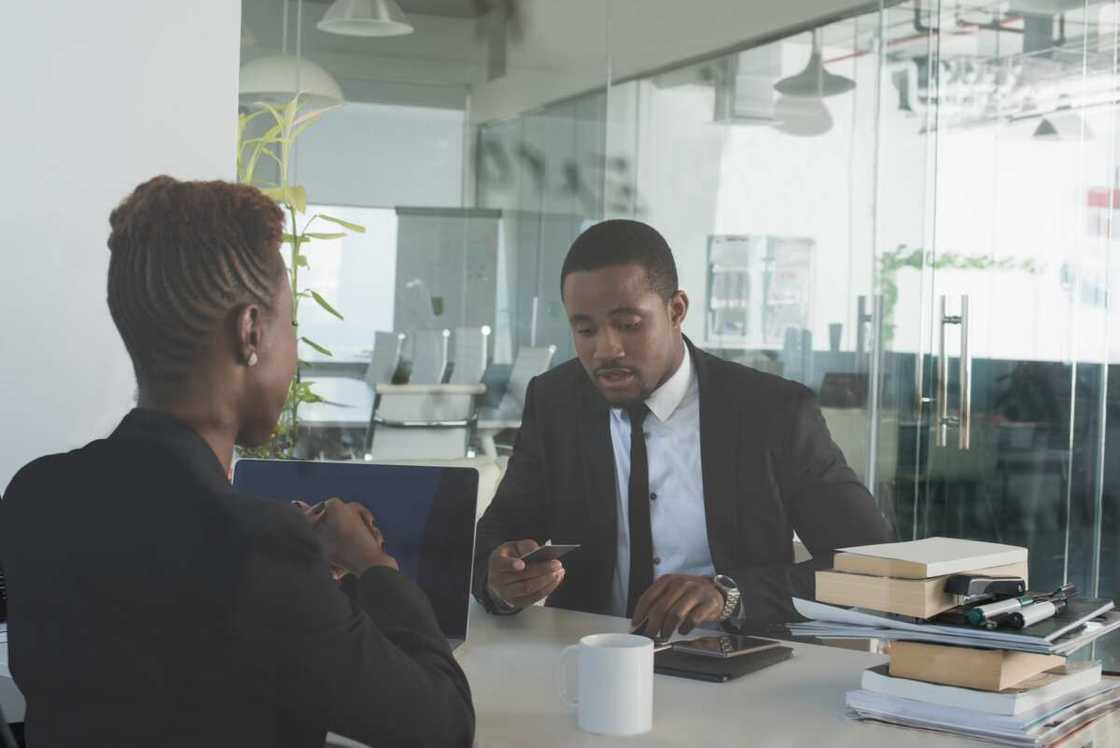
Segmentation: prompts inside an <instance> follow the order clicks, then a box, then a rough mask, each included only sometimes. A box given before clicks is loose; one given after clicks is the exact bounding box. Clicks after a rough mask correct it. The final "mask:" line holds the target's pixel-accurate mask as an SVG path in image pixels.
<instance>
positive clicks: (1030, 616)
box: [1007, 600, 1067, 629]
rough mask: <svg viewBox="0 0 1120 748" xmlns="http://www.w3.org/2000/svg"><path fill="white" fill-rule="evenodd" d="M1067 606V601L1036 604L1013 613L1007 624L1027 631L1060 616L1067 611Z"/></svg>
mask: <svg viewBox="0 0 1120 748" xmlns="http://www.w3.org/2000/svg"><path fill="white" fill-rule="evenodd" d="M1066 604H1067V603H1066V601H1065V600H1054V601H1050V600H1044V601H1043V602H1040V603H1034V604H1033V605H1028V606H1026V607H1025V608H1022V609H1021V610H1019V611H1017V612H1015V613H1011V614H1010V615H1009V616H1007V623H1008V624H1009V625H1010V626H1011V628H1015V629H1025V628H1027V627H1028V626H1033V625H1035V624H1036V623H1038V622H1039V621H1045V620H1047V619H1049V618H1053V617H1054V616H1056V615H1060V614H1061V612H1062V611H1063V610H1065V607H1066Z"/></svg>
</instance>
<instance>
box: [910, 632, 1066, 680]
mask: <svg viewBox="0 0 1120 748" xmlns="http://www.w3.org/2000/svg"><path fill="white" fill-rule="evenodd" d="M890 654H891V665H890V674H891V675H892V676H893V677H895V678H909V679H910V680H920V681H925V682H926V683H941V684H943V685H946V686H959V687H961V688H974V689H977V690H979V691H1002V690H1004V689H1006V688H1011V687H1013V686H1015V685H1017V684H1019V683H1022V682H1023V681H1025V680H1026V679H1027V678H1033V677H1034V676H1036V675H1038V674H1039V673H1044V672H1046V671H1047V670H1050V669H1052V668H1056V667H1061V666H1062V665H1065V662H1066V658H1065V657H1056V656H1054V655H1043V654H1035V653H1033V652H1011V651H1007V650H1002V649H973V648H972V647H952V646H946V645H943V644H924V643H922V642H906V641H895V642H891V645H890Z"/></svg>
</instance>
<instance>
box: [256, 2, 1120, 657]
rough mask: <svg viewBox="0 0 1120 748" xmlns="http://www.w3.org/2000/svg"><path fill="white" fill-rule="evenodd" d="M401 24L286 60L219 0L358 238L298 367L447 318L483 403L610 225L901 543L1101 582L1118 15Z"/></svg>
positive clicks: (309, 7)
mask: <svg viewBox="0 0 1120 748" xmlns="http://www.w3.org/2000/svg"><path fill="white" fill-rule="evenodd" d="M401 5H402V7H404V9H405V11H406V13H409V14H410V16H412V17H414V18H415V20H416V22H415V24H414V26H415V32H414V33H413V34H411V35H408V36H406V37H398V38H388V39H346V38H341V37H333V38H332V37H331V36H330V35H325V34H323V32H320V31H318V30H316V29H315V28H314V23H315V21H316V20H317V19H318V17H320V16H321V14H322V12H323V10H324V9H325V7H326V6H325V4H323V3H315V2H304V3H299V2H292V3H289V4H288V11H287V14H288V29H289V33H288V34H287V35H286V36H285V35H282V34H281V33H280V32H281V30H282V29H281V27H282V26H283V13H284V11H283V7H284V4H283V3H282V2H279V3H276V2H269V1H266V0H245V2H244V8H245V19H246V29H245V30H244V34H243V35H245V36H246V38H247V39H248V41H246V42H245V47H244V54H245V58H246V60H247V61H249V62H251V61H252V60H253V59H255V58H256V57H258V56H261V55H264V54H266V53H267V54H275V53H276V52H277V51H278V49H279V51H280V52H281V53H284V50H283V49H280V47H281V46H282V44H281V42H280V41H279V40H281V39H287V40H288V41H287V42H285V43H284V44H285V45H286V47H285V48H286V50H287V51H286V54H289V55H291V54H299V55H303V56H305V57H307V58H308V59H312V60H313V61H315V62H317V63H318V64H320V65H321V66H322V67H323V68H324V69H325V70H326V71H327V72H329V73H330V74H331V75H333V76H334V77H335V78H336V80H337V81H338V83H339V86H340V88H341V90H342V92H343V94H344V98H345V101H346V103H345V104H344V105H342V106H341V107H340V108H339V109H337V110H334V111H332V112H330V113H328V114H327V115H325V116H324V118H323V121H322V122H321V123H320V124H319V125H316V126H315V128H313V129H311V130H309V131H308V132H307V134H306V135H305V136H304V140H303V141H302V142H301V144H300V146H299V148H298V155H297V167H296V168H297V174H299V175H300V177H301V178H302V179H303V180H304V182H305V183H306V185H307V187H308V192H309V195H310V199H311V200H312V201H318V202H319V203H321V204H323V205H324V206H327V205H329V206H331V208H330V209H331V210H342V211H344V210H353V211H355V212H354V213H352V214H346V215H352V216H356V218H355V219H354V220H358V221H359V222H362V223H365V224H367V225H368V226H369V227H370V231H369V232H368V233H367V234H366V235H365V237H364V238H361V239H357V238H353V237H350V238H346V239H342V240H339V242H338V246H337V247H336V248H335V249H329V248H327V247H324V252H323V254H322V259H321V260H319V261H318V265H317V264H316V262H317V260H316V258H315V257H312V258H311V259H312V267H313V268H315V270H314V272H315V273H322V274H323V275H316V276H314V277H315V282H316V283H317V284H321V285H322V287H323V288H325V289H328V290H329V291H330V293H332V294H334V295H335V296H336V297H337V298H338V300H339V304H340V305H341V307H342V311H343V312H344V314H345V315H346V317H347V321H346V322H345V323H340V324H339V326H337V327H336V328H334V329H333V330H332V329H328V328H330V326H331V325H332V324H334V323H335V322H337V320H334V319H333V318H331V317H330V316H329V315H321V318H314V319H312V320H309V324H313V325H316V326H319V327H318V328H316V335H320V336H322V337H323V339H324V340H329V341H330V342H331V343H332V344H333V345H334V346H335V347H337V348H338V349H339V352H341V355H339V356H338V357H336V358H335V359H334V363H324V362H323V361H321V360H318V361H317V360H315V359H316V356H314V355H312V354H309V355H307V356H305V358H306V360H308V361H309V362H311V363H313V364H314V366H312V367H311V368H309V369H308V372H309V373H311V374H315V375H317V376H323V375H324V372H325V373H327V374H330V375H331V376H340V377H343V378H349V379H351V380H354V381H357V380H360V379H361V378H362V377H363V376H364V374H365V364H364V363H363V362H364V361H365V360H366V358H368V356H369V348H370V347H371V346H372V341H373V333H374V332H375V331H377V330H383V331H384V330H396V331H402V332H412V331H413V330H415V329H417V328H420V327H455V326H457V325H458V324H459V323H460V322H463V321H464V320H467V318H468V316H469V315H467V311H466V310H467V308H468V307H469V308H470V309H472V310H481V311H479V312H478V313H477V314H476V315H475V316H471V317H470V319H469V322H470V324H472V325H476V324H486V325H487V326H489V327H491V328H492V331H493V332H492V335H491V338H490V340H491V344H490V345H491V350H490V352H489V359H490V362H491V365H490V368H489V370H488V372H487V374H486V377H485V381H486V383H487V386H488V394H487V396H486V397H488V398H491V400H492V402H493V401H496V400H497V399H500V397H501V393H502V391H503V390H504V388H505V384H506V383H505V379H506V378H508V370H509V364H510V362H511V361H512V360H513V359H514V358H515V357H516V354H517V352H518V351H519V350H520V349H522V348H524V347H526V346H531V347H540V346H548V345H554V346H556V348H557V353H556V355H555V358H554V362H560V361H563V360H565V359H567V358H569V357H570V356H571V352H572V346H571V336H570V332H569V329H568V324H567V321H566V316H565V314H564V309H563V305H562V303H561V301H560V288H559V269H560V265H561V262H562V261H563V257H564V254H565V252H566V251H567V248H568V246H569V244H570V243H571V241H572V240H573V239H574V238H575V237H576V236H577V235H578V233H579V232H580V231H581V230H582V229H583V228H585V227H586V226H588V225H590V224H591V223H593V222H595V221H599V220H602V219H604V218H611V217H633V218H638V219H640V220H644V221H647V222H649V223H651V224H652V225H654V226H655V227H656V228H658V229H659V230H660V231H661V232H662V233H663V234H664V235H665V236H666V238H667V239H668V241H669V243H670V245H671V246H672V247H673V250H674V252H675V255H676V259H677V263H678V266H679V270H680V276H681V284H682V287H683V288H684V289H685V290H686V291H687V292H688V294H689V296H690V299H691V302H692V304H691V309H690V311H689V315H688V318H687V320H686V323H685V331H686V333H687V335H688V336H689V337H690V339H691V340H692V341H693V342H694V343H696V344H697V345H699V346H701V347H703V348H704V349H706V350H708V351H709V352H712V353H715V354H717V355H720V356H723V357H726V358H728V359H731V360H735V361H739V362H741V363H744V364H746V365H748V366H753V367H755V368H759V369H763V370H766V371H770V372H773V373H776V374H779V375H781V376H784V377H787V378H789V379H793V380H796V381H798V382H801V383H803V384H805V385H806V386H808V387H809V388H811V389H812V390H813V391H814V392H815V393H816V394H817V396H818V398H819V400H820V403H821V406H822V409H823V411H824V414H825V418H826V421H827V423H828V425H829V428H830V430H831V431H832V434H833V437H834V439H835V440H836V442H837V443H838V444H839V445H840V446H841V448H842V449H843V451H844V452H845V454H846V456H847V458H848V461H849V462H850V463H851V464H852V466H853V468H855V470H856V472H857V473H858V474H859V475H860V476H861V477H862V478H863V479H864V480H865V482H866V483H867V485H868V487H869V488H870V489H871V490H872V492H873V493H874V494H875V496H876V499H877V500H878V502H879V503H880V506H881V507H882V508H883V510H884V511H885V512H886V513H887V514H888V515H889V517H890V518H891V520H892V521H893V522H894V523H895V526H896V527H897V529H898V532H899V535H900V536H901V537H902V538H916V537H925V536H930V535H937V534H948V535H959V536H966V537H972V538H978V539H990V540H996V541H1000V542H1006V543H1013V544H1020V545H1025V546H1028V547H1029V548H1030V550H1031V574H1032V584H1033V586H1034V587H1035V588H1040V589H1045V588H1047V587H1054V586H1057V585H1058V584H1059V583H1061V582H1063V581H1067V580H1068V581H1072V582H1074V583H1076V584H1077V585H1078V587H1079V588H1080V589H1081V590H1082V591H1084V592H1088V593H1097V594H1100V595H1102V596H1115V595H1116V594H1117V592H1118V591H1120V589H1118V588H1120V558H1118V557H1117V551H1116V547H1115V546H1116V544H1115V542H1114V540H1115V538H1116V537H1117V531H1118V524H1120V518H1118V516H1117V515H1118V512H1120V495H1118V494H1120V474H1118V473H1117V468H1116V465H1120V461H1117V460H1116V459H1112V460H1110V459H1108V458H1109V457H1110V456H1111V452H1110V450H1115V449H1116V445H1117V443H1118V441H1120V434H1117V433H1116V426H1115V424H1116V423H1117V422H1118V421H1117V416H1118V415H1120V412H1117V408H1118V404H1120V396H1118V395H1117V386H1118V385H1117V383H1116V381H1115V379H1116V376H1115V374H1116V370H1115V369H1114V367H1113V365H1114V364H1115V363H1116V362H1117V361H1120V333H1118V327H1117V325H1116V324H1115V322H1116V320H1115V317H1116V312H1115V309H1114V307H1113V305H1111V304H1110V298H1111V296H1110V291H1111V290H1113V289H1116V288H1117V287H1118V286H1117V283H1118V280H1120V279H1118V277H1117V272H1118V271H1117V269H1116V263H1114V262H1112V260H1111V253H1112V251H1113V246H1114V243H1113V239H1112V236H1113V233H1114V229H1113V217H1114V215H1115V214H1116V211H1117V209H1120V184H1117V181H1118V177H1117V174H1118V168H1117V166H1118V158H1117V153H1116V150H1117V148H1116V146H1117V139H1118V136H1120V133H1118V128H1117V113H1118V112H1117V105H1116V101H1117V100H1118V97H1117V89H1118V87H1120V86H1118V84H1120V77H1118V67H1117V48H1118V43H1117V22H1118V17H1120V13H1118V9H1117V3H1116V2H1113V1H1111V0H1109V1H1105V2H1092V1H1086V0H1010V2H1009V1H1008V0H1001V1H1000V2H954V1H950V0H942V1H941V2H901V3H882V4H881V5H880V7H872V8H868V7H867V6H866V5H864V6H857V4H855V3H851V2H841V1H840V0H813V1H812V2H808V3H799V4H788V3H759V4H753V5H752V6H751V7H746V6H744V5H743V4H742V3H738V2H732V1H731V0H727V1H726V2H723V1H720V2H711V3H708V4H706V9H705V13H704V14H703V15H701V14H698V13H696V12H695V8H693V7H692V6H690V5H689V4H681V3H669V2H667V1H666V2H662V0H579V1H578V2H566V3H562V4H561V3H554V2H548V1H547V0H525V1H524V2H519V3H513V4H507V3H497V2H495V3H490V2H474V0H471V1H470V2H466V1H464V2H456V1H455V0H425V1H421V0H414V1H413V2H404V1H403V0H402V2H401ZM793 5H796V6H797V7H792V6H793ZM758 6H762V7H758ZM297 15H301V17H302V21H300V22H299V23H301V24H302V25H301V26H300V29H301V30H300V31H299V34H301V35H302V36H298V38H300V39H301V42H300V48H299V49H298V50H296V49H295V47H294V44H295V42H294V41H292V39H293V37H292V34H293V33H295V32H293V31H292V29H293V28H295V27H296V25H299V24H297V22H296V21H294V20H293V19H295V18H296V16H297ZM293 24H295V25H293ZM272 40H277V41H272ZM254 45H256V46H254ZM243 75H244V73H243ZM417 209H420V210H417ZM439 211H443V212H442V213H441V212H439ZM471 221H476V222H477V221H490V222H492V226H493V228H494V231H493V234H492V236H493V238H492V239H485V238H484V237H485V236H488V234H486V232H485V231H482V230H481V229H479V230H478V231H480V232H481V233H477V234H472V233H471V232H472V231H474V230H475V229H471V228H469V227H470V226H471V225H475V224H472V223H471ZM449 222H450V223H449ZM406 224H407V225H406ZM406 231H407V232H408V236H409V237H411V238H409V239H407V240H403V239H402V235H403V234H402V232H406ZM468 236H469V237H474V238H469V239H468ZM449 237H451V238H449ZM454 237H457V238H455V240H454V241H452V238H454ZM363 242H364V244H363ZM331 252H335V254H334V255H332V254H330V253H331ZM440 252H443V253H444V254H440ZM467 252H475V253H476V254H475V255H473V256H474V257H476V259H477V258H478V257H482V258H492V260H490V259H486V260H485V261H480V262H481V264H474V265H471V264H470V263H458V264H456V263H455V262H451V261H450V260H449V258H450V257H451V254H449V253H452V254H454V253H467ZM359 255H360V256H361V257H362V258H363V259H361V260H358V259H356V257H358V256H359ZM332 258H333V259H332ZM371 258H373V259H371ZM418 258H419V259H418ZM468 266H469V267H473V268H474V270H473V271H471V272H468V271H467V270H466V269H465V268H467V267H468ZM427 268H430V270H429V269H427ZM446 268H461V269H462V270H454V271H451V270H447V272H446V273H444V274H443V275H440V274H439V272H437V271H440V272H442V271H443V270H444V269H446ZM479 268H483V269H482V270H480V269H479ZM486 268H489V269H488V270H487V269H486ZM456 285H460V286H462V288H461V289H460V290H454V288H453V287H455V286H456ZM437 287H438V288H437ZM468 298H469V299H472V301H471V302H469V303H468V302H466V301H463V300H465V299H468ZM456 299H457V300H459V301H454V300H456ZM410 305H411V306H410ZM457 305H458V306H457ZM456 308H458V309H460V311H459V312H455V309H456ZM417 310H419V311H417ZM316 314H318V312H316ZM336 353H337V352H336ZM319 358H325V357H319ZM340 360H342V361H348V362H349V363H348V364H344V363H339V361H340ZM315 367H318V368H317V369H316V368H315ZM348 367H349V368H348ZM316 371H317V372H318V374H316ZM362 407H366V408H368V407H369V404H368V403H366V404H364V405H363V406H362ZM332 438H333V437H332ZM345 444H346V445H348V446H345V445H344V446H345V448H344V449H342V452H343V453H346V454H354V455H358V456H360V452H361V450H360V448H359V446H360V445H359V446H355V445H356V444H357V442H355V441H354V440H351V441H350V442H346V443H345ZM329 451H330V450H328V452H329ZM335 456H337V453H336V455H335ZM1110 656H1111V657H1113V659H1114V660H1115V659H1118V658H1120V657H1118V653H1112V654H1111V655H1110Z"/></svg>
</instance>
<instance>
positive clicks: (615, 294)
mask: <svg viewBox="0 0 1120 748" xmlns="http://www.w3.org/2000/svg"><path fill="white" fill-rule="evenodd" d="M564 308H565V309H566V310H567V312H568V321H569V322H570V323H571V326H572V339H573V340H574V342H575V348H576V356H578V357H579V360H580V363H582V364H583V368H584V369H585V370H586V371H587V374H588V376H590V377H591V381H592V382H594V384H595V386H596V387H597V388H598V389H599V392H601V393H602V395H603V397H604V398H606V400H607V402H609V403H610V404H611V405H614V406H627V405H631V404H636V403H639V402H642V401H643V400H645V399H646V398H647V397H649V395H650V393H652V392H653V391H654V390H656V389H657V388H658V387H660V386H661V384H662V383H663V382H664V381H665V380H666V379H668V378H669V377H670V376H671V375H672V373H673V372H674V371H675V370H676V367H677V366H678V365H679V364H680V361H681V356H682V355H683V352H684V342H683V340H682V339H681V324H682V323H683V322H684V317H685V314H686V313H687V312H688V297H687V296H686V295H685V293H684V292H683V291H677V292H676V293H675V294H673V296H672V298H671V299H669V300H668V301H666V300H665V299H663V298H661V296H660V295H659V294H658V293H657V292H656V291H654V290H653V289H652V288H651V287H650V284H649V281H648V279H647V278H646V271H645V269H644V268H642V267H641V266H640V265H614V266H611V267H605V268H601V269H599V270H590V271H580V272H575V273H571V274H570V275H568V277H567V278H565V279H564Z"/></svg>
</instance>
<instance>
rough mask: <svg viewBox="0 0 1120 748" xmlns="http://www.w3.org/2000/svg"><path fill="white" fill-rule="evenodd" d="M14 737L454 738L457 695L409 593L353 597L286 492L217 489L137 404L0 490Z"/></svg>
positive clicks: (376, 572) (466, 725) (466, 724)
mask: <svg viewBox="0 0 1120 748" xmlns="http://www.w3.org/2000/svg"><path fill="white" fill-rule="evenodd" d="M0 559H2V563H3V567H4V570H5V572H6V573H7V577H8V591H9V622H8V627H9V628H8V631H9V636H10V640H9V661H10V665H11V669H12V673H13V675H14V677H15V680H16V682H17V684H18V685H19V687H20V689H21V690H22V691H23V694H24V695H25V696H26V698H27V715H26V721H25V728H26V734H27V737H28V740H29V745H30V746H31V747H32V748H35V746H50V747H51V748H55V747H65V746H94V745H96V746H116V747H120V746H145V747H147V746H157V745H158V746H184V747H185V746H191V747H192V748H198V746H239V747H241V746H261V747H262V748H264V747H265V746H267V747H268V748H272V747H273V746H308V747H310V746H315V748H322V745H323V743H324V740H325V736H326V732H327V730H328V729H329V730H332V731H334V732H337V733H339V734H343V735H347V736H350V737H353V738H355V739H357V740H361V741H363V742H366V743H369V744H371V745H376V746H406V745H408V746H433V745H448V746H451V745H455V746H467V745H470V743H471V740H472V736H473V732H474V713H473V709H472V706H471V697H470V690H469V687H468V685H467V681H466V678H465V677H464V675H463V673H462V671H461V670H460V669H459V666H458V665H457V663H456V662H455V660H454V659H453V658H452V656H451V652H450V651H449V649H448V645H447V641H446V639H445V637H444V636H443V634H442V632H441V631H440V629H439V627H438V625H437V623H436V619H435V616H434V615H433V613H432V609H431V606H430V605H429V604H428V601H427V599H426V598H425V597H424V595H423V593H422V592H421V591H420V590H419V588H417V587H416V586H415V585H414V584H413V583H412V582H410V581H409V580H408V579H406V578H405V577H403V576H401V575H400V574H399V573H397V572H395V571H393V570H391V569H386V568H380V567H375V568H372V569H370V570H369V571H367V572H366V573H365V574H363V575H362V576H361V578H360V579H358V580H356V584H354V585H353V597H351V596H348V595H347V594H345V593H344V592H342V591H341V590H340V588H339V585H338V584H337V583H336V582H335V581H334V580H333V579H332V577H331V575H330V570H329V568H328V565H327V562H326V559H325V557H324V555H323V551H322V548H321V546H320V543H319V541H318V538H317V537H316V536H315V535H314V534H313V533H312V531H311V529H310V526H309V524H308V523H307V522H306V520H304V518H303V517H302V516H301V515H300V513H299V512H298V511H297V510H296V509H294V508H292V507H290V506H287V505H284V504H280V503H277V502H272V501H266V500H263V499H255V498H253V497H249V496H245V495H241V494H238V493H235V492H234V491H233V489H232V488H231V487H230V485H229V483H228V481H227V480H226V478H225V475H224V474H223V471H222V468H221V464H220V463H219V462H218V460H217V459H216V458H215V456H214V454H213V452H212V451H211V450H210V448H209V447H208V446H207V445H206V443H205V442H203V441H202V439H200V438H199V437H198V436H197V435H196V434H195V433H194V432H193V431H192V430H191V429H190V428H188V427H187V426H185V425H184V424H182V423H180V422H178V421H176V420H175V419H173V418H170V417H168V416H166V415H162V414H158V413H154V412H150V411H143V410H137V411H133V412H132V413H130V414H129V415H128V416H127V417H126V418H125V419H124V421H123V422H122V423H121V425H120V427H119V428H118V429H117V430H116V431H115V432H114V433H113V434H112V436H110V437H109V438H108V439H105V440H102V441H97V442H93V443H91V444H89V445H88V446H86V447H84V448H82V449H79V450H76V451H74V452H70V453H69V454H63V455H54V456H51V457H45V458H43V459H40V460H37V461H35V462H33V463H31V464H30V465H28V466H27V467H25V468H24V469H23V470H21V471H20V472H19V474H17V475H16V477H15V478H14V479H13V480H12V482H11V484H10V485H9V486H8V490H7V493H6V496H5V498H4V501H3V502H2V503H0Z"/></svg>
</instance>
